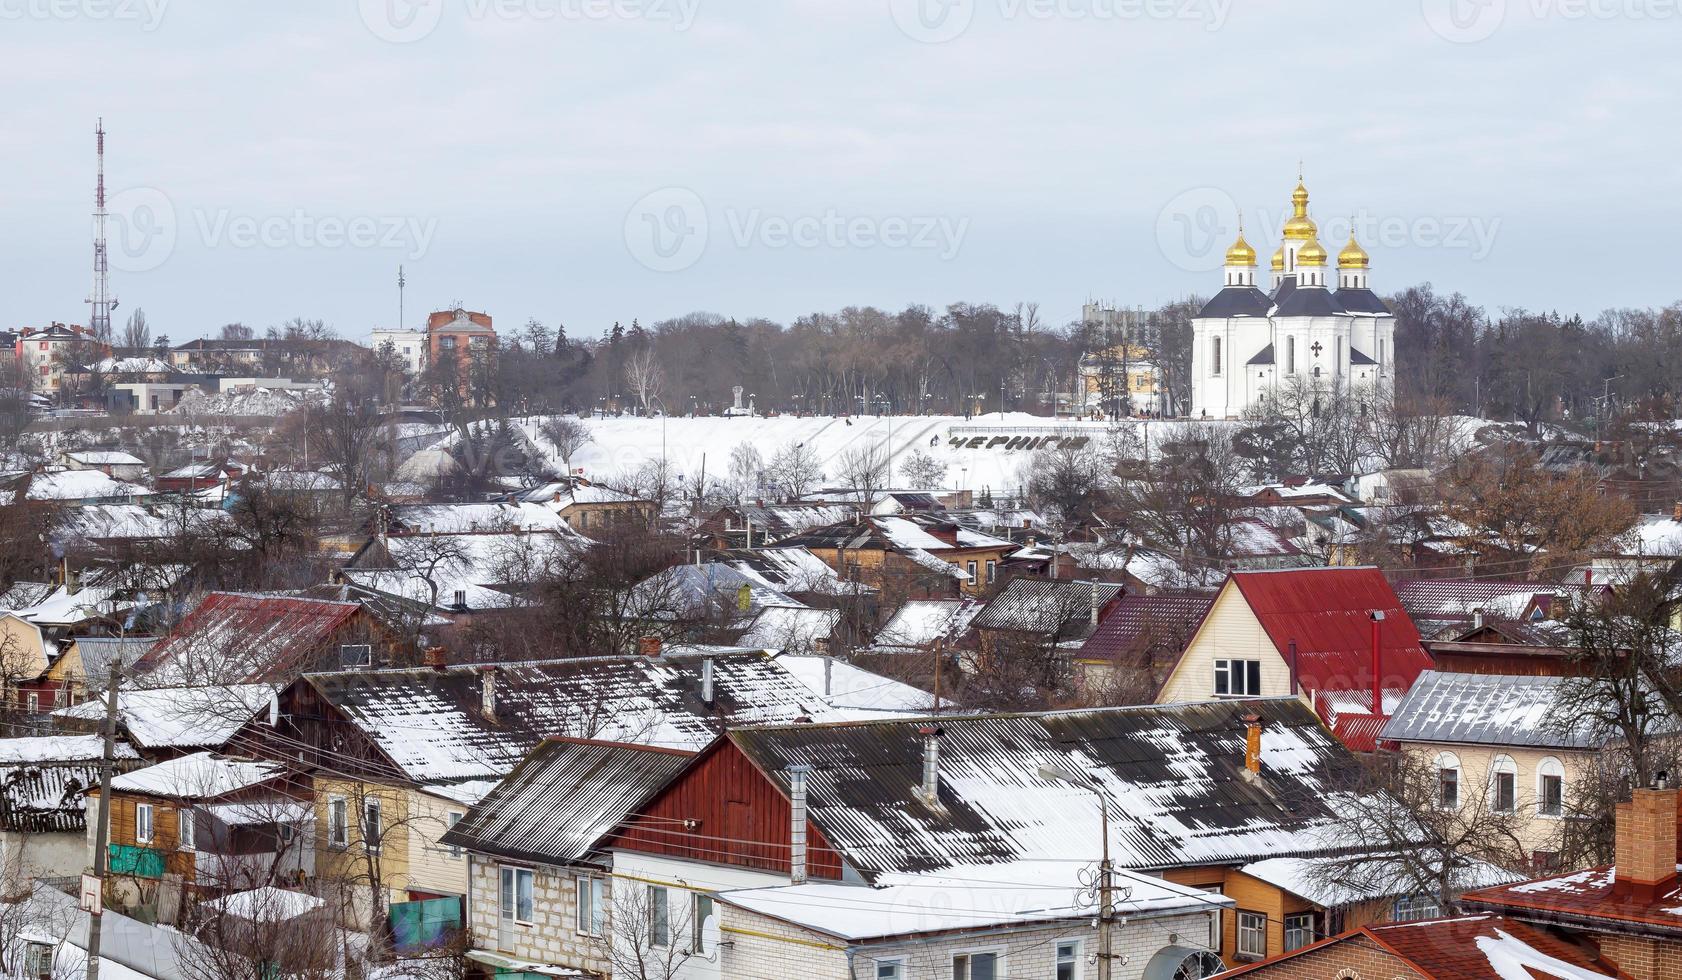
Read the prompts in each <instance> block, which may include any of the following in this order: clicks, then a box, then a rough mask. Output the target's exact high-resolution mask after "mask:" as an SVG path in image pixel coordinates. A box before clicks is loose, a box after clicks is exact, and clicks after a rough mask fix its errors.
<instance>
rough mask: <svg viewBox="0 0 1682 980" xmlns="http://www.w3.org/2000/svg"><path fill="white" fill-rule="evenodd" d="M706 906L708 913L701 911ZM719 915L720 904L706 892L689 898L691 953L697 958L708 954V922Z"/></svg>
mask: <svg viewBox="0 0 1682 980" xmlns="http://www.w3.org/2000/svg"><path fill="white" fill-rule="evenodd" d="M703 904H704V905H706V911H705V912H704V913H703V912H702V910H701V906H702V905H703ZM716 914H718V903H717V902H715V901H713V897H712V896H711V895H709V894H707V893H706V892H691V893H690V896H689V951H690V952H691V953H694V954H695V955H696V956H705V955H706V953H707V943H706V938H707V937H706V935H705V930H706V925H707V920H708V919H710V918H712V917H713V916H714V915H716Z"/></svg>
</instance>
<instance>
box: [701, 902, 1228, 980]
mask: <svg viewBox="0 0 1682 980" xmlns="http://www.w3.org/2000/svg"><path fill="white" fill-rule="evenodd" d="M1209 919H1210V914H1209V913H1207V912H1195V913H1190V914H1186V915H1179V916H1172V917H1164V918H1138V919H1133V920H1130V921H1128V922H1126V923H1124V924H1121V925H1117V926H1115V927H1114V928H1115V931H1114V934H1113V942H1114V952H1115V953H1116V955H1118V956H1120V957H1122V959H1120V960H1118V961H1116V962H1115V964H1114V971H1113V975H1114V977H1115V980H1139V978H1142V977H1143V976H1144V970H1145V966H1146V965H1147V964H1148V963H1150V961H1151V958H1152V957H1153V956H1155V955H1156V954H1157V953H1158V952H1159V951H1161V950H1162V949H1164V948H1165V947H1168V946H1173V945H1191V946H1194V945H1196V943H1195V940H1194V939H1189V938H1187V937H1199V938H1202V939H1205V940H1207V938H1208V936H1209V929H1210V925H1209ZM722 935H723V937H724V939H726V940H728V941H729V942H730V944H731V945H728V946H725V947H724V948H723V949H722V950H721V952H720V958H719V960H720V961H719V967H720V969H721V971H722V975H723V976H725V977H730V978H732V980H789V978H798V980H874V977H875V976H876V966H877V962H878V961H879V960H898V961H900V962H901V963H903V971H902V973H901V976H902V977H904V978H905V980H950V978H951V977H952V957H953V956H954V955H956V954H959V953H966V952H989V951H996V952H998V953H1000V954H1001V960H1002V962H1001V963H1000V964H999V970H998V975H999V976H1000V977H1010V978H1022V980H1029V978H1035V977H1044V978H1046V980H1051V978H1053V977H1055V976H1056V975H1057V974H1056V953H1057V945H1058V944H1059V943H1060V942H1069V941H1075V942H1079V943H1080V944H1081V948H1080V952H1079V957H1078V962H1077V966H1076V973H1075V976H1076V977H1077V978H1078V980H1093V978H1096V977H1097V976H1098V969H1097V965H1096V963H1095V962H1094V961H1093V960H1092V957H1093V955H1094V954H1095V953H1096V952H1097V948H1098V945H1097V944H1098V935H1097V932H1096V930H1094V929H1093V928H1092V927H1091V926H1090V924H1089V923H1071V924H1069V925H1067V926H1063V927H1060V928H1047V929H1034V930H1025V931H1020V932H1005V933H995V934H985V933H983V934H978V935H975V936H969V937H966V936H955V937H954V936H942V937H940V938H938V939H932V940H929V941H926V942H889V943H883V944H863V945H861V946H859V947H856V948H855V949H854V952H853V955H852V969H851V970H849V968H848V959H849V957H848V953H847V949H846V946H845V944H842V943H840V942H838V941H836V940H834V939H832V938H829V937H827V936H824V935H822V934H821V933H816V932H811V931H808V930H805V929H802V928H799V927H797V926H791V925H789V924H787V923H784V922H781V921H778V920H776V919H770V918H766V917H764V916H760V915H755V914H753V913H750V912H746V911H744V910H742V909H737V908H733V907H730V906H724V907H723V928H722ZM1176 940H1177V941H1176Z"/></svg>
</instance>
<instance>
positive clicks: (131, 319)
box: [118, 306, 152, 354]
mask: <svg viewBox="0 0 1682 980" xmlns="http://www.w3.org/2000/svg"><path fill="white" fill-rule="evenodd" d="M118 346H119V347H122V348H123V349H124V350H128V351H133V352H135V353H139V354H144V353H146V349H147V348H148V347H151V346H152V328H151V327H149V326H147V325H146V311H145V310H143V309H141V308H140V307H138V306H137V307H135V308H134V312H133V313H130V314H129V315H128V322H127V323H126V324H124V325H123V336H122V339H121V341H120V342H119V344H118Z"/></svg>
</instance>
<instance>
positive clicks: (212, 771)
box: [111, 752, 286, 800]
mask: <svg viewBox="0 0 1682 980" xmlns="http://www.w3.org/2000/svg"><path fill="white" fill-rule="evenodd" d="M285 775H286V767H285V766H283V765H281V764H280V763H278V762H253V761H250V760H242V759H230V758H226V757H223V756H219V755H216V754H215V753H212V752H195V753H193V754H192V755H184V756H180V757H179V758H175V759H170V760H169V761H168V762H160V763H158V764H157V765H155V766H147V767H146V768H144V769H136V770H134V771H132V772H126V773H124V774H123V775H121V776H118V777H117V778H115V779H113V780H111V790H112V792H116V793H142V794H145V795H148V796H164V797H169V798H171V799H177V800H214V799H216V798H217V797H220V796H226V795H227V794H229V793H232V792H235V791H236V790H242V789H250V788H251V787H253V786H261V785H262V784H264V783H267V782H270V781H271V780H276V779H281V778H283V777H284V776H285Z"/></svg>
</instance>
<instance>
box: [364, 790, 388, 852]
mask: <svg viewBox="0 0 1682 980" xmlns="http://www.w3.org/2000/svg"><path fill="white" fill-rule="evenodd" d="M370 827H372V828H373V831H374V832H373V833H372V834H369V833H368V830H369V828H370ZM361 829H362V846H363V847H366V848H367V849H368V851H369V853H375V854H377V853H379V850H380V842H381V840H383V839H384V837H385V805H384V804H383V803H382V802H381V801H380V798H379V797H377V796H365V797H363V798H362V828H361Z"/></svg>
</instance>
